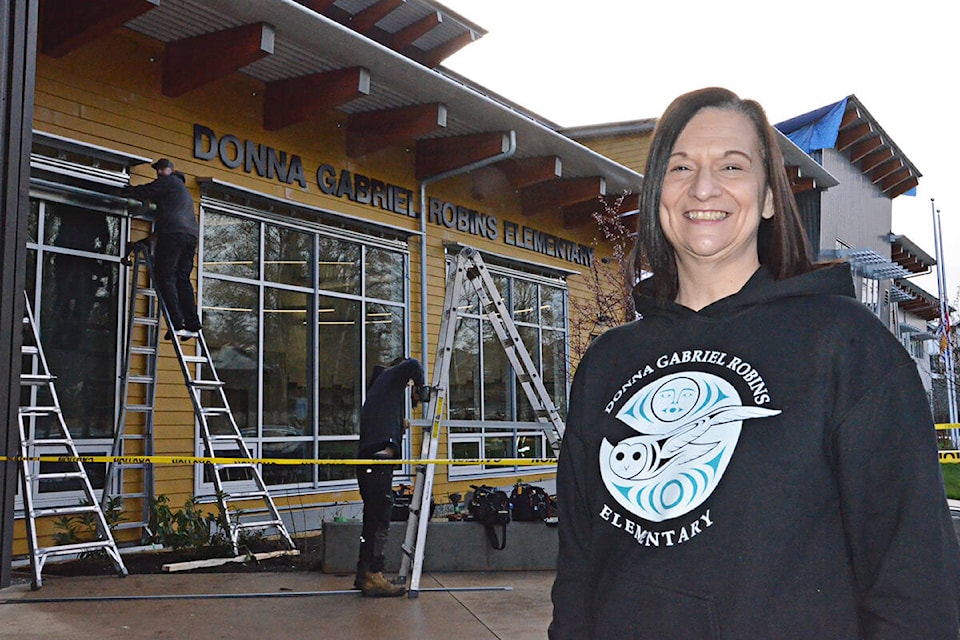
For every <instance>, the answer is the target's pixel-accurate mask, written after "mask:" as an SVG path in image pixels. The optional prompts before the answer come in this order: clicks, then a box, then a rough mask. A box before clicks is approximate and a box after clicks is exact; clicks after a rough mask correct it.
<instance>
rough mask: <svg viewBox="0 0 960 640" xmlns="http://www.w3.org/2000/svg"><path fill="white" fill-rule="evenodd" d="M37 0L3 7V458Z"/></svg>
mask: <svg viewBox="0 0 960 640" xmlns="http://www.w3.org/2000/svg"><path fill="white" fill-rule="evenodd" d="M38 2H39V0H7V1H6V2H3V3H0V372H2V373H0V377H2V378H3V380H2V381H0V455H3V456H12V455H17V454H18V453H19V447H20V445H19V432H18V429H17V427H16V425H17V410H18V407H19V404H20V343H21V341H22V338H23V331H22V321H23V287H24V274H25V268H24V267H25V265H24V262H25V255H26V242H27V212H28V210H29V206H30V202H29V200H30V146H31V139H32V135H31V128H32V125H33V92H34V76H35V71H36V54H37V5H38ZM0 469H2V471H3V473H2V474H0V499H2V506H0V552H2V555H0V588H2V587H7V586H9V585H10V582H11V576H10V564H11V560H12V556H13V513H14V511H13V505H14V497H15V496H16V493H17V482H18V479H19V475H18V473H17V472H18V469H19V467H18V465H17V464H15V463H10V462H6V463H0Z"/></svg>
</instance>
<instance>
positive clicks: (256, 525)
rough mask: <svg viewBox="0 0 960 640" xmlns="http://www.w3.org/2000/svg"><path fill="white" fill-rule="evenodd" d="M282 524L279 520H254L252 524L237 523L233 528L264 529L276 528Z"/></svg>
mask: <svg viewBox="0 0 960 640" xmlns="http://www.w3.org/2000/svg"><path fill="white" fill-rule="evenodd" d="M280 524H282V521H280V520H254V521H252V522H237V523H236V524H234V525H233V526H235V527H236V528H237V529H263V528H264V527H276V526H278V525H280Z"/></svg>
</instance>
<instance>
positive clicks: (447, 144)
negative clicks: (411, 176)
mask: <svg viewBox="0 0 960 640" xmlns="http://www.w3.org/2000/svg"><path fill="white" fill-rule="evenodd" d="M515 135H516V134H514V132H512V131H497V132H488V133H471V134H467V135H462V136H452V137H448V138H427V139H425V140H418V141H417V145H416V154H417V158H416V163H415V164H416V178H417V180H424V179H426V178H429V177H431V176H437V175H440V174H443V173H446V172H448V171H453V170H454V169H459V168H461V167H466V166H468V165H471V164H474V163H476V162H480V161H481V160H487V159H490V158H494V157H496V156H498V155H500V154H502V153H506V152H507V151H509V150H510V147H511V146H512V143H511V140H512V139H513V137H514V136H515Z"/></svg>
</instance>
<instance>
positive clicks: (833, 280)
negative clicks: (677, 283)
mask: <svg viewBox="0 0 960 640" xmlns="http://www.w3.org/2000/svg"><path fill="white" fill-rule="evenodd" d="M654 277H656V276H654ZM809 295H837V296H845V297H850V298H853V297H855V292H854V288H853V278H852V277H851V275H850V264H849V263H846V262H843V263H840V264H835V265H831V266H829V267H823V268H820V269H816V270H814V271H809V272H807V273H804V274H801V275H799V276H794V277H792V278H787V279H786V280H779V281H778V280H774V278H773V276H772V275H771V274H770V272H769V271H768V270H767V268H766V267H764V266H761V267H760V268H759V269H757V271H756V272H755V273H754V274H753V275H752V276H751V277H750V279H749V280H747V283H746V284H744V285H743V288H742V289H740V291H738V292H737V293H735V294H733V295H731V296H727V297H726V298H721V299H720V300H717V301H716V302H714V303H713V304H710V305H708V306H706V307H704V308H703V309H701V310H700V311H694V310H692V309H689V308H687V307H684V306H683V305H680V304H677V303H676V302H673V301H672V300H658V299H655V298H651V297H649V296H645V295H642V294H638V293H637V292H636V291H634V294H633V301H634V304H635V305H636V308H637V312H638V313H639V314H640V315H641V316H643V317H644V318H651V317H655V316H663V317H668V318H676V317H679V316H686V315H690V314H694V315H698V316H700V317H704V318H718V317H726V316H729V315H732V314H735V313H738V312H739V311H742V310H745V309H748V308H750V307H753V306H755V305H758V304H762V303H765V302H769V301H772V300H776V299H779V298H792V297H797V296H809Z"/></svg>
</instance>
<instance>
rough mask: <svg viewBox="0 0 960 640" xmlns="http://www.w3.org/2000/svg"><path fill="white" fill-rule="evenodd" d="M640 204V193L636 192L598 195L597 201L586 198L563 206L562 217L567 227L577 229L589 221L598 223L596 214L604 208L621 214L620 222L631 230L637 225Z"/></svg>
mask: <svg viewBox="0 0 960 640" xmlns="http://www.w3.org/2000/svg"><path fill="white" fill-rule="evenodd" d="M639 206H640V195H639V194H636V193H625V194H621V195H620V196H616V197H614V196H612V195H608V196H604V197H602V198H600V197H598V198H597V200H596V201H591V200H584V201H583V202H580V203H577V204H572V205H569V206H566V207H563V210H562V219H563V227H564V228H565V229H575V228H577V227H583V226H586V225H587V224H588V223H596V218H595V217H594V215H595V214H597V213H600V212H601V211H603V210H604V209H605V210H606V211H609V212H611V213H616V215H618V216H620V222H621V224H623V226H624V227H627V228H628V229H630V230H631V231H632V230H633V228H634V227H636V217H635V216H636V213H637V207H639Z"/></svg>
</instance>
